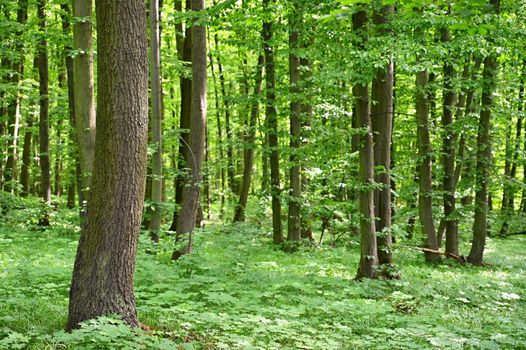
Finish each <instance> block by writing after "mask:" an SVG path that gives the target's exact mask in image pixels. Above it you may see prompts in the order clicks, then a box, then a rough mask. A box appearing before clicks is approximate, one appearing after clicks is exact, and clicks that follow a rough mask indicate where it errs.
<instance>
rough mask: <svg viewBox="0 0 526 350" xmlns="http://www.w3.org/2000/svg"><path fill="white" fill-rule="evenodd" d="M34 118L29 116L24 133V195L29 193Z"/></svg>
mask: <svg viewBox="0 0 526 350" xmlns="http://www.w3.org/2000/svg"><path fill="white" fill-rule="evenodd" d="M32 128H33V120H32V118H31V117H30V116H29V117H28V119H27V121H26V131H25V133H24V150H23V151H22V169H21V172H20V184H21V185H22V192H21V193H20V195H21V196H22V197H27V196H28V195H29V169H31V138H32V136H33V132H32V130H31V129H32Z"/></svg>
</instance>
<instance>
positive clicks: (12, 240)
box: [0, 209, 526, 350]
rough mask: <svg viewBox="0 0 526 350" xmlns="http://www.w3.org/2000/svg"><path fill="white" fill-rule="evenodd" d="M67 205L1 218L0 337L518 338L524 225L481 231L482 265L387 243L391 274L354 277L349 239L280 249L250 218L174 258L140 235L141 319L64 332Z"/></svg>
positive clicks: (267, 343)
mask: <svg viewBox="0 0 526 350" xmlns="http://www.w3.org/2000/svg"><path fill="white" fill-rule="evenodd" d="M76 215H77V213H76V212H74V211H68V210H62V211H61V212H60V213H53V214H52V217H51V222H52V223H53V226H52V227H51V228H49V229H47V230H45V231H39V230H38V229H37V227H36V226H35V224H34V223H35V222H36V221H38V220H37V219H38V218H37V216H38V212H36V211H35V209H25V210H24V209H18V210H17V209H13V210H11V211H10V212H9V213H6V215H4V216H3V217H2V219H1V224H0V348H2V349H4V348H5V349H26V348H29V349H323V350H327V349H353V350H355V349H526V278H525V270H526V254H525V253H524V251H525V250H526V249H525V248H526V239H525V238H526V237H523V236H515V237H510V238H507V239H489V241H488V247H487V254H486V261H487V263H488V264H487V265H486V266H484V267H473V266H470V265H460V264H458V263H456V262H452V261H448V262H445V263H442V264H439V265H435V266H431V265H427V264H425V263H424V261H423V256H422V254H421V253H420V252H419V251H417V250H416V249H410V248H408V247H407V246H396V247H395V257H396V263H397V266H398V269H399V271H400V274H401V278H400V279H397V280H374V281H369V280H364V281H361V282H359V281H356V280H354V275H355V273H356V267H357V263H358V258H359V252H358V243H357V241H353V242H351V243H349V244H347V245H346V246H342V247H335V248H330V247H322V248H315V247H304V248H301V249H300V250H299V251H297V252H295V253H285V252H283V251H281V250H279V249H277V248H276V247H275V246H273V245H272V244H271V243H270V241H271V236H270V232H269V229H267V228H265V227H259V226H256V225H251V224H243V225H209V226H207V227H206V228H205V229H204V230H202V231H199V232H198V233H196V235H195V245H194V253H192V254H191V255H189V256H185V257H183V258H182V259H180V260H179V261H177V262H175V263H174V262H171V261H170V255H171V252H172V247H173V244H172V243H171V242H172V238H171V237H166V238H165V239H163V240H162V241H161V243H160V244H159V245H153V244H152V243H150V242H149V240H148V238H147V235H146V234H144V235H142V236H141V242H140V246H139V253H138V261H137V274H136V288H135V289H136V298H137V308H138V312H139V318H140V321H141V322H142V323H143V324H144V325H145V327H144V328H145V329H147V330H132V329H129V328H128V327H125V326H124V325H122V323H121V322H120V321H118V320H116V319H114V318H111V317H106V318H101V319H98V320H96V321H90V322H88V323H86V324H85V325H84V326H83V328H82V329H81V330H78V331H75V332H73V333H71V334H68V333H65V332H63V331H62V329H63V327H64V325H65V322H66V317H67V306H68V288H69V284H70V278H71V270H72V266H73V262H74V258H75V249H76V246H77V241H78V226H76V225H75V224H74V223H75V222H76ZM404 244H408V243H407V242H405V243H404ZM414 244H416V243H414ZM463 248H464V251H467V246H464V247H463Z"/></svg>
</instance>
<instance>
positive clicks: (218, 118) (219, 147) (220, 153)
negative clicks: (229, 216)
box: [208, 50, 226, 219]
mask: <svg viewBox="0 0 526 350" xmlns="http://www.w3.org/2000/svg"><path fill="white" fill-rule="evenodd" d="M208 57H209V59H210V70H211V73H212V83H213V85H214V102H215V112H216V123H217V150H218V156H219V162H222V161H223V131H222V128H221V109H220V107H219V92H218V90H217V78H216V74H215V70H214V60H213V56H212V50H209V51H208ZM219 177H220V178H221V187H220V193H219V197H220V208H219V218H220V219H222V218H223V212H224V208H225V182H226V177H225V171H224V167H223V166H222V165H221V164H219Z"/></svg>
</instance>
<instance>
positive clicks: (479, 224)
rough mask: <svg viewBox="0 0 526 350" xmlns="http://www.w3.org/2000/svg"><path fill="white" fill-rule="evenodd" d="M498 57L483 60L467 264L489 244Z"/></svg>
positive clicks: (478, 260) (480, 258)
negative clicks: (494, 102) (489, 200)
mask: <svg viewBox="0 0 526 350" xmlns="http://www.w3.org/2000/svg"><path fill="white" fill-rule="evenodd" d="M490 3H491V5H492V7H493V8H494V11H495V12H496V13H497V14H498V13H499V12H500V0H490ZM497 69H498V64H497V56H496V54H495V53H493V54H490V55H489V56H487V57H486V58H484V70H483V72H482V78H483V79H484V82H483V85H482V108H481V111H480V121H479V129H478V135H477V165H476V182H475V183H476V184H477V189H476V191H475V220H474V222H473V243H472V245H471V251H470V252H469V256H468V261H469V262H470V263H472V264H474V265H481V264H482V261H483V256H484V247H485V245H486V235H487V231H488V218H487V215H488V181H489V169H490V167H491V135H490V127H491V109H492V108H493V92H494V91H495V86H496V80H497Z"/></svg>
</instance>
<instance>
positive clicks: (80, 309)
mask: <svg viewBox="0 0 526 350" xmlns="http://www.w3.org/2000/svg"><path fill="white" fill-rule="evenodd" d="M96 10H97V24H98V30H97V51H98V56H97V57H98V58H97V59H98V62H97V63H98V64H97V77H98V81H97V84H98V85H97V91H98V100H97V111H98V118H97V119H98V120H97V126H98V128H97V130H98V132H97V140H96V146H95V164H94V172H93V177H92V182H91V197H90V200H89V202H88V212H89V216H88V217H87V219H86V225H85V227H84V228H83V230H82V233H81V237H80V242H79V245H78V248H77V257H76V260H75V267H74V269H73V278H72V284H71V289H70V299H69V316H68V323H67V326H66V329H67V330H71V329H72V328H75V327H78V324H79V323H80V322H82V321H84V320H87V319H91V318H95V317H97V316H102V315H108V314H118V315H120V316H121V317H122V319H123V320H124V321H125V322H127V323H128V324H130V325H131V326H134V327H138V326H139V322H138V320H137V312H136V308H135V298H134V294H133V280H134V271H135V256H136V251H137V241H138V237H139V229H140V225H141V215H142V209H143V198H144V189H145V188H144V187H145V177H146V163H147V159H146V151H147V142H148V44H147V38H146V29H147V24H146V8H145V5H144V2H143V1H140V0H128V1H119V0H97V1H96Z"/></svg>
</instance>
